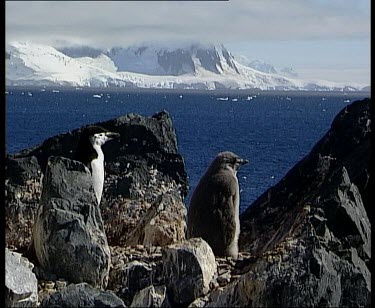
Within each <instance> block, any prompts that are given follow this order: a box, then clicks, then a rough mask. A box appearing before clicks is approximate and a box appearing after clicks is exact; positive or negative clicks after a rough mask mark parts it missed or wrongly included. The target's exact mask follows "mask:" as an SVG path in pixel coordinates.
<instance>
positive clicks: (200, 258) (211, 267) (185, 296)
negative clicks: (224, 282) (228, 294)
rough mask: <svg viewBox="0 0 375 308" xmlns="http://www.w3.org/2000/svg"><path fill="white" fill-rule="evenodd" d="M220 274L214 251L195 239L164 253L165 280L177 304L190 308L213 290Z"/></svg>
mask: <svg viewBox="0 0 375 308" xmlns="http://www.w3.org/2000/svg"><path fill="white" fill-rule="evenodd" d="M216 271H217V265H216V262H215V256H214V254H213V252H212V249H211V247H210V246H209V245H208V244H207V243H206V242H205V241H204V240H203V239H202V238H192V239H190V240H188V241H184V242H182V243H179V244H173V245H169V246H167V247H165V248H164V249H163V276H164V280H165V284H166V286H167V290H168V291H169V292H170V294H171V301H172V303H174V304H177V305H179V304H184V305H186V304H189V303H191V302H193V301H194V300H195V299H196V298H198V297H200V296H202V295H205V294H207V293H208V291H209V290H210V282H211V280H213V278H214V276H215V274H216Z"/></svg>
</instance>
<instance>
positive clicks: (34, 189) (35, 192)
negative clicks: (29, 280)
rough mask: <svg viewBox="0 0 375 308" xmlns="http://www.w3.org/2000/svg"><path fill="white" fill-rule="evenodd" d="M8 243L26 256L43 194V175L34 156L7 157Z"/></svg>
mask: <svg viewBox="0 0 375 308" xmlns="http://www.w3.org/2000/svg"><path fill="white" fill-rule="evenodd" d="M5 170H6V180H5V185H6V190H5V226H6V232H5V237H6V243H7V245H8V246H12V247H15V248H17V249H19V250H20V251H23V252H25V251H26V250H27V248H28V246H29V245H30V242H31V232H32V231H31V230H32V225H33V223H34V218H35V217H34V216H35V213H36V210H37V208H38V205H39V200H40V196H41V193H42V179H43V174H42V172H41V170H40V167H39V165H38V161H37V159H36V157H35V156H31V157H25V158H11V157H9V156H7V157H6V160H5Z"/></svg>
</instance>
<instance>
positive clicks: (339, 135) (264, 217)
mask: <svg viewBox="0 0 375 308" xmlns="http://www.w3.org/2000/svg"><path fill="white" fill-rule="evenodd" d="M369 109H370V99H365V100H362V101H356V102H354V103H352V104H351V105H348V106H347V107H345V108H344V109H343V110H342V111H341V112H340V113H339V114H338V115H337V116H336V118H335V119H334V121H333V123H332V127H331V129H330V130H329V132H328V133H327V134H326V135H325V136H324V137H323V138H322V139H321V140H320V141H319V142H318V143H317V144H316V145H315V147H314V148H313V149H312V151H311V153H310V154H309V155H307V156H306V157H305V158H304V159H303V160H302V161H300V162H299V163H298V164H297V165H296V166H294V167H293V168H292V169H291V170H290V171H289V172H288V173H287V175H286V176H285V177H284V178H283V179H282V180H281V181H280V182H279V183H278V184H277V185H275V186H274V187H272V188H270V189H269V190H268V191H266V192H265V193H264V194H263V195H262V196H261V197H260V198H258V199H257V200H256V201H255V202H254V203H253V204H252V205H251V206H250V207H249V208H248V209H247V210H246V211H245V212H244V213H243V214H242V215H241V218H240V220H241V236H240V246H242V249H243V250H249V249H250V250H251V251H253V252H262V251H265V250H264V249H265V247H266V243H268V242H269V241H270V239H271V238H272V236H273V235H274V234H275V232H276V229H278V228H279V227H280V226H282V228H285V229H288V226H284V225H283V224H282V223H281V222H282V221H283V220H284V218H285V216H286V215H295V214H296V212H298V208H302V207H304V206H305V204H307V203H309V202H310V203H311V202H313V203H315V201H314V199H316V198H318V197H319V194H320V192H319V190H320V189H321V187H322V184H323V182H324V179H325V178H326V177H327V176H328V175H330V174H332V172H334V170H341V169H342V167H345V168H346V170H347V171H348V175H349V178H350V179H351V181H352V182H353V184H355V185H356V186H357V187H358V189H359V193H360V194H361V197H362V200H363V204H364V206H365V209H367V210H366V211H369V210H370V207H371V203H370V202H369V200H370V198H369V197H370V195H369V189H368V182H369V178H370V166H369V162H370V139H371V138H370V135H371V127H370V123H371V121H370V117H369V112H370V110H369ZM284 224H285V223H284ZM271 225H272V226H273V227H272V226H271ZM250 246H251V247H250Z"/></svg>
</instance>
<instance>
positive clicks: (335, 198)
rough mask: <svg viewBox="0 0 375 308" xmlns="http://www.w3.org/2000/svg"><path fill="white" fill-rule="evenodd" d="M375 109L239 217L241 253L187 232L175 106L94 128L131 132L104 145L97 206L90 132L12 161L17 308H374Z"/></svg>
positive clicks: (363, 111)
mask: <svg viewBox="0 0 375 308" xmlns="http://www.w3.org/2000/svg"><path fill="white" fill-rule="evenodd" d="M370 103H371V100H370V99H365V100H362V101H356V102H354V103H352V104H350V105H348V106H347V107H346V108H345V109H344V110H342V111H341V112H340V113H339V114H338V115H337V116H336V118H335V120H334V121H333V123H332V127H331V129H330V130H329V131H328V132H327V134H326V135H325V136H324V137H323V138H322V139H321V140H320V141H319V142H318V143H317V144H316V146H315V147H314V148H313V149H312V151H311V153H310V154H309V155H307V156H306V157H305V158H304V159H303V160H301V161H300V162H299V163H298V164H297V165H296V166H295V167H294V168H292V169H291V170H290V171H289V172H288V174H286V176H285V177H284V178H283V179H282V180H281V181H280V182H279V183H278V184H276V185H275V186H274V187H272V188H270V189H269V190H268V191H266V192H265V193H264V194H263V195H262V196H260V197H259V198H258V199H257V200H256V201H255V202H254V203H253V204H252V205H251V206H250V207H249V208H248V210H246V211H245V212H244V213H243V214H242V215H241V217H240V219H241V233H240V254H239V257H238V258H237V259H232V258H217V257H216V258H215V256H214V255H213V252H212V250H211V248H210V247H209V245H208V244H207V243H206V242H204V241H203V240H202V239H191V240H189V241H188V240H186V237H185V232H186V206H185V204H184V199H185V197H186V195H187V192H188V189H189V186H188V177H187V174H186V171H185V166H184V161H183V157H182V156H181V155H180V154H178V147H177V138H176V134H175V131H174V128H173V123H172V121H171V118H170V117H169V115H168V113H167V112H165V111H163V112H160V113H158V114H156V115H154V116H152V117H142V116H139V115H136V114H129V115H127V116H123V117H119V118H116V119H113V120H110V121H106V122H101V123H97V124H98V125H100V126H102V127H104V128H106V129H108V130H110V131H113V132H118V133H120V135H121V138H120V140H118V142H115V141H114V142H111V143H109V144H106V145H105V146H103V151H104V153H105V158H106V165H105V168H106V179H105V184H104V192H103V198H102V202H101V205H100V209H99V208H98V207H97V206H96V207H95V206H94V202H92V198H93V192H92V190H91V188H90V185H91V184H90V181H89V180H88V177H87V175H86V174H85V170H84V169H82V168H81V167H80V164H79V163H75V161H72V160H71V159H72V157H73V155H74V149H75V147H76V144H77V142H78V137H79V134H80V132H81V130H82V128H79V129H76V130H74V131H71V132H69V133H66V134H61V135H58V136H54V137H51V138H49V139H47V140H46V141H45V142H43V144H41V145H40V146H38V147H35V148H32V149H27V150H24V151H22V152H20V153H18V154H15V155H9V156H7V157H6V183H5V188H6V190H5V197H6V200H5V201H6V203H5V214H6V215H5V216H6V217H5V220H6V246H7V248H6V304H7V306H17V307H30V306H41V307H62V306H65V307H66V306H69V307H80V306H86V307H128V306H130V307H149V306H152V307H173V306H182V307H206V306H207V307H234V306H253V307H258V306H298V307H301V306H370V305H371V281H370V279H371V270H370V261H371V224H370V220H369V217H368V213H369V209H370V195H371V191H370V184H369V183H371V182H372V177H371V176H372V175H371V172H370V139H371V117H370ZM61 157H63V158H61ZM74 179H78V180H79V182H74V183H76V184H75V185H73V186H74V187H73V188H72V187H70V186H69V185H66V183H72V182H71V181H73V180H74ZM69 181H70V182H69ZM78 183H79V185H77V184H78ZM43 234H44V235H43ZM43 236H44V237H46V238H48V239H49V241H48V243H49V244H48V245H47V246H46V245H45V244H43V243H45V242H44V241H43ZM51 239H53V240H51ZM32 243H37V246H38V247H34V245H31V244H32ZM38 243H40V245H39V244H38ZM39 246H40V247H39ZM41 247H42V248H41ZM41 252H42V257H41V256H40V255H39V258H36V255H35V254H36V253H39V254H40V253H41ZM38 259H39V260H44V261H43V264H40V263H39V262H38V261H37V260H38ZM72 260H75V261H74V262H73V261H72Z"/></svg>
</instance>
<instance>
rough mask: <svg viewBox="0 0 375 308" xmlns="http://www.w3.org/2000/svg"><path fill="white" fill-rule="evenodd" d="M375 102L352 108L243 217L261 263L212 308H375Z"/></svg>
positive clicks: (213, 298) (244, 241) (246, 239)
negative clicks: (373, 173)
mask: <svg viewBox="0 0 375 308" xmlns="http://www.w3.org/2000/svg"><path fill="white" fill-rule="evenodd" d="M369 105H370V100H369V99H366V100H363V101H357V102H354V103H353V104H351V105H349V106H347V107H346V108H345V109H344V110H343V111H342V112H340V113H339V114H338V116H337V117H336V118H335V120H334V121H333V124H332V127H331V130H330V131H329V132H328V133H327V134H326V135H325V136H324V137H323V138H322V140H320V141H319V142H318V143H317V145H316V146H315V147H314V148H313V150H312V151H311V153H310V154H309V155H308V156H306V157H305V158H304V159H303V160H302V161H301V162H299V163H298V164H297V165H296V166H295V167H294V168H292V169H291V170H290V171H289V172H288V174H287V175H286V176H285V177H284V178H283V179H282V180H281V181H280V182H279V183H278V184H277V185H276V186H274V187H272V188H271V189H269V190H268V191H267V192H266V193H265V194H263V195H262V196H261V197H260V198H259V199H258V200H256V201H255V202H254V203H253V204H252V205H251V206H250V207H249V208H248V209H247V210H246V211H245V213H244V214H243V215H242V216H241V234H240V249H241V250H242V251H249V252H251V253H253V254H255V255H256V256H257V257H258V258H257V260H256V261H255V262H254V263H252V264H250V266H249V267H248V269H249V272H248V273H246V274H243V275H242V276H241V277H240V279H239V281H238V282H236V283H234V284H231V285H230V286H228V287H226V288H224V289H222V290H215V291H214V292H212V293H211V294H210V304H209V305H212V306H215V305H218V306H226V305H229V306H235V305H237V306H238V305H239V306H245V305H246V306H321V305H323V306H367V305H370V303H371V299H370V295H371V284H370V276H371V273H370V269H369V268H368V264H369V262H370V260H371V243H370V239H371V224H370V221H369V219H368V215H367V211H366V208H367V209H369V208H370V203H368V197H369V195H368V189H369V188H368V186H367V185H368V181H369V178H370V167H369V159H370V158H369V144H370V133H371V129H370V119H369Z"/></svg>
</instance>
